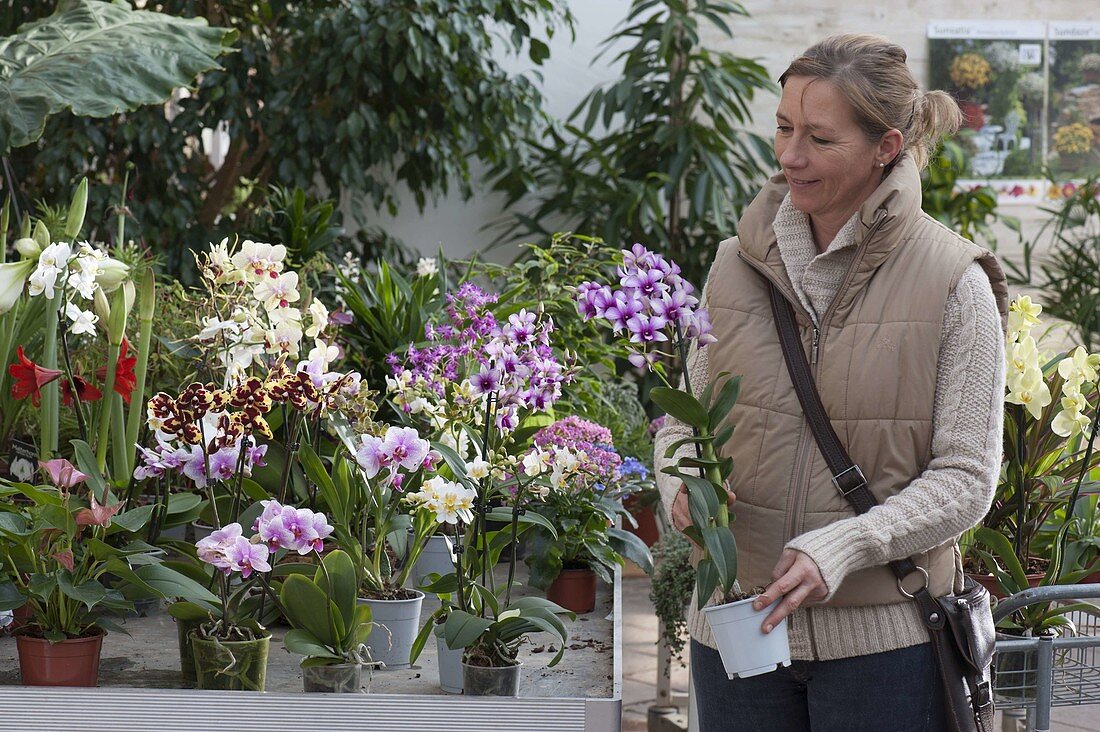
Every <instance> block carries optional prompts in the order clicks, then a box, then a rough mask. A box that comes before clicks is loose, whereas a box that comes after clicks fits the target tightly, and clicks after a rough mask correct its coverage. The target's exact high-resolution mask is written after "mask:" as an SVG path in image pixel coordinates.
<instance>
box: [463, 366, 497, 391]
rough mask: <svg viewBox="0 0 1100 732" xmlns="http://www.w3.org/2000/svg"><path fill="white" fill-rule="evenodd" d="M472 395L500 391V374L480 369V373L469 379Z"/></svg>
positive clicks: (495, 371)
mask: <svg viewBox="0 0 1100 732" xmlns="http://www.w3.org/2000/svg"><path fill="white" fill-rule="evenodd" d="M470 384H472V385H473V387H474V393H475V394H477V395H478V396H481V395H483V394H492V393H493V392H495V391H497V390H498V389H500V372H499V371H498V370H497V369H491V368H488V367H482V369H481V371H480V372H478V373H476V374H474V375H473V377H472V378H471V379H470Z"/></svg>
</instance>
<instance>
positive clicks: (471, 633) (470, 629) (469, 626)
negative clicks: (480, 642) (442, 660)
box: [443, 610, 493, 648]
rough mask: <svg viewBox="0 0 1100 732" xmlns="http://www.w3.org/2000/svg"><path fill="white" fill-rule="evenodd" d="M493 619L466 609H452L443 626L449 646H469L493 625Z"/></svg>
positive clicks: (444, 635)
mask: <svg viewBox="0 0 1100 732" xmlns="http://www.w3.org/2000/svg"><path fill="white" fill-rule="evenodd" d="M492 625H493V621H491V620H489V619H487V618H479V617H477V616H476V615H471V614H470V613H468V612H466V611H465V610H452V611H451V613H450V614H449V615H448V616H447V622H446V623H445V624H444V626H443V637H444V639H445V640H446V641H447V647H448V648H469V647H470V646H472V645H473V644H474V643H475V642H477V639H478V638H480V637H481V635H482V634H483V633H484V632H485V631H487V630H489V628H490V627H492Z"/></svg>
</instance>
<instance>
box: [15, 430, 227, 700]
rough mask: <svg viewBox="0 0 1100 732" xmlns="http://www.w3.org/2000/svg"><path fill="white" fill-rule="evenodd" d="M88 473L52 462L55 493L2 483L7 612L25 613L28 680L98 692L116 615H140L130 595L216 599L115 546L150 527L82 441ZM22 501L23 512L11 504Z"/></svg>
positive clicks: (131, 545) (135, 548)
mask: <svg viewBox="0 0 1100 732" xmlns="http://www.w3.org/2000/svg"><path fill="white" fill-rule="evenodd" d="M74 448H75V450H76V452H77V454H79V455H81V456H82V460H81V462H82V463H84V468H85V470H86V471H87V472H83V471H81V470H79V469H78V468H77V467H76V466H75V465H73V464H72V463H70V462H69V461H68V460H64V459H60V458H59V459H54V460H50V461H43V462H42V463H41V467H42V470H43V472H44V473H45V474H46V476H47V479H48V484H45V485H38V486H31V485H28V484H24V483H7V482H3V483H0V497H3V498H5V499H8V500H5V501H3V502H0V562H2V563H3V565H4V570H5V572H6V574H7V576H6V578H5V577H3V576H2V575H0V610H10V609H13V608H15V607H20V606H25V607H26V608H27V609H28V610H29V617H28V618H27V619H26V621H25V623H24V624H23V625H22V627H21V628H20V629H19V632H18V636H17V646H18V649H19V659H20V672H21V674H22V677H23V683H24V684H27V685H31V686H42V685H51V686H53V685H62V686H95V684H96V678H97V675H98V668H99V654H100V650H101V648H102V643H103V637H104V635H106V632H107V631H108V630H112V631H115V630H117V631H120V632H125V630H123V629H122V628H121V627H119V626H118V625H116V624H115V623H114V622H113V621H112V620H111V618H110V617H109V616H108V615H107V613H108V612H115V613H117V612H120V611H126V610H129V609H132V608H133V603H132V602H131V601H130V600H128V599H127V597H126V596H125V595H124V594H123V592H122V590H123V589H124V588H127V587H129V588H133V589H134V590H135V591H137V592H139V593H146V594H148V595H151V596H155V597H161V598H163V597H164V596H165V595H166V594H168V595H175V596H180V597H186V598H188V599H190V600H192V601H195V602H204V601H210V600H214V599H216V598H215V597H214V596H213V595H212V594H211V593H210V592H208V591H207V590H206V589H205V588H203V587H202V586H201V585H199V584H197V583H195V582H193V581H192V580H190V579H188V578H187V577H185V576H184V575H182V574H180V573H178V572H176V571H174V570H172V569H170V568H168V567H167V566H164V565H163V564H162V563H161V561H160V557H159V554H158V552H157V551H155V550H154V549H153V548H152V547H150V546H148V545H145V544H143V543H141V542H127V543H124V545H123V547H122V548H116V546H113V544H115V543H121V542H116V541H115V539H117V538H119V537H125V536H127V535H129V534H130V533H133V532H136V531H139V530H140V529H141V528H142V526H143V525H144V523H145V522H147V521H148V520H149V517H150V512H149V511H147V510H144V509H142V508H137V509H132V510H129V511H123V510H122V508H123V504H122V502H121V501H120V500H119V499H117V498H116V497H115V496H114V495H113V494H112V493H111V491H110V489H109V486H108V485H107V484H106V482H105V481H104V480H103V478H102V477H101V476H100V475H99V474H98V473H96V472H95V470H94V457H93V456H92V451H91V449H90V448H89V447H88V445H87V444H86V443H83V442H79V441H74ZM15 497H18V498H21V499H22V500H23V501H24V503H23V504H22V505H21V504H18V503H16V502H14V501H11V500H10V499H12V498H15Z"/></svg>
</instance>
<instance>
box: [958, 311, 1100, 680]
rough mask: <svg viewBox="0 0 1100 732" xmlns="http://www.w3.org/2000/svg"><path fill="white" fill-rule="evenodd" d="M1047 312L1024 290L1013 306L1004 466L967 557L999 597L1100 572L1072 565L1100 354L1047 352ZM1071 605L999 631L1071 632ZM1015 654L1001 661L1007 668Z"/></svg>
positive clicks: (1027, 611) (1092, 439)
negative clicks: (1042, 338) (1043, 344)
mask: <svg viewBox="0 0 1100 732" xmlns="http://www.w3.org/2000/svg"><path fill="white" fill-rule="evenodd" d="M1041 313H1042V307H1041V306H1040V305H1038V304H1037V303H1032V302H1031V299H1030V298H1029V297H1027V296H1022V297H1018V298H1016V299H1015V300H1013V301H1012V303H1011V304H1010V306H1009V324H1008V342H1007V345H1006V353H1005V356H1006V360H1007V373H1006V380H1005V381H1006V392H1007V394H1006V396H1005V402H1006V404H1005V444H1004V464H1003V466H1002V469H1001V479H1000V481H999V482H998V485H997V491H996V493H995V494H994V500H993V505H992V507H991V508H990V511H989V513H988V514H987V515H986V517H985V519H983V521H982V524H981V525H980V526H979V527H978V528H977V529H976V531H975V532H974V542H973V544H972V546H971V547H970V552H969V553H970V556H969V557H968V558H967V559H968V564H970V565H971V566H973V565H974V560H975V559H977V560H978V561H980V562H981V564H982V566H983V567H984V568H985V570H986V571H987V572H988V573H989V574H988V575H985V576H983V575H978V579H979V580H981V581H983V583H990V584H993V588H992V590H991V591H996V592H997V593H998V594H1001V595H1002V596H1004V595H1010V594H1015V593H1017V592H1021V591H1023V590H1026V589H1028V588H1029V587H1035V586H1046V585H1054V584H1074V583H1077V582H1080V581H1082V580H1083V579H1084V578H1086V577H1087V576H1088V575H1090V574H1091V573H1093V572H1096V571H1098V570H1100V561H1097V560H1096V558H1095V557H1093V558H1092V561H1091V563H1089V562H1085V563H1083V564H1082V563H1080V562H1075V561H1072V559H1073V557H1075V556H1077V557H1080V555H1079V554H1071V553H1069V552H1067V548H1068V545H1069V542H1070V539H1071V532H1072V531H1073V529H1074V526H1075V523H1076V520H1077V518H1078V514H1079V511H1078V507H1079V506H1081V499H1082V498H1083V497H1084V491H1085V489H1086V488H1087V487H1088V484H1089V483H1091V482H1094V481H1093V478H1094V477H1095V474H1096V472H1097V471H1098V470H1100V451H1098V450H1097V449H1096V447H1097V446H1096V441H1097V435H1096V433H1097V428H1098V422H1100V375H1098V374H1100V354H1089V353H1088V352H1087V351H1086V349H1085V348H1084V347H1080V346H1079V347H1077V348H1075V349H1073V350H1072V351H1069V352H1067V353H1063V354H1060V355H1056V356H1052V355H1050V354H1044V353H1042V352H1041V351H1040V348H1039V344H1038V342H1037V339H1036V337H1035V336H1034V335H1033V334H1032V331H1033V330H1034V329H1035V328H1037V327H1039V326H1040V325H1041V321H1040V319H1039V315H1040V314H1041ZM1044 534H1046V536H1044ZM1087 556H1088V555H1084V557H1085V558H1087ZM987 586H988V585H987ZM1075 609H1080V606H1077V605H1072V604H1070V605H1052V604H1037V605H1032V606H1028V607H1026V608H1023V609H1022V610H1020V611H1019V612H1017V613H1014V614H1012V615H1010V616H1008V617H1007V618H1005V619H1004V620H1003V621H1001V623H1000V624H999V626H998V629H999V631H1000V632H1001V633H1007V634H1009V635H1015V636H1019V635H1024V636H1034V635H1042V634H1051V633H1062V632H1073V628H1072V625H1071V621H1070V620H1069V618H1068V617H1067V614H1068V613H1070V612H1071V611H1073V610H1075ZM1019 655H1020V654H1010V655H1008V656H1006V658H1005V659H1003V660H1004V662H1005V663H1006V664H1011V663H1013V661H1014V657H1017V656H1019ZM1016 660H1019V662H1020V663H1021V664H1022V663H1024V662H1025V660H1023V659H1021V658H1016ZM998 663H999V664H1000V663H1001V662H1000V661H999V662H998ZM998 668H1000V666H998Z"/></svg>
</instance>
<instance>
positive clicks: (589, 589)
mask: <svg viewBox="0 0 1100 732" xmlns="http://www.w3.org/2000/svg"><path fill="white" fill-rule="evenodd" d="M546 599H547V600H549V601H550V602H555V603H557V604H558V605H561V606H562V607H563V608H565V609H566V610H572V611H573V612H575V613H578V614H580V613H587V612H591V611H592V608H594V607H596V573H595V572H593V571H592V570H591V569H563V570H562V571H561V574H559V575H558V578H557V579H556V580H554V581H553V582H552V583H551V584H550V588H549V589H548V590H546Z"/></svg>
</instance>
